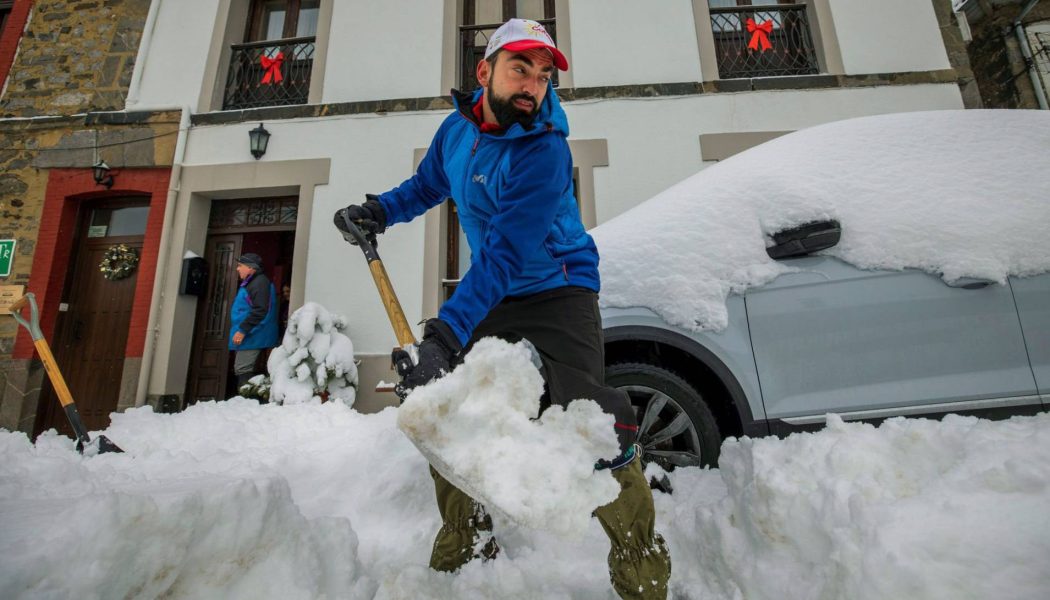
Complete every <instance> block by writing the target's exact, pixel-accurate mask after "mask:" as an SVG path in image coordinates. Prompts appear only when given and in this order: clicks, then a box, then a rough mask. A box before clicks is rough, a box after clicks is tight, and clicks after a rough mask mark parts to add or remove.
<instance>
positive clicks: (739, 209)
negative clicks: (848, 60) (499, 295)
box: [592, 110, 1050, 330]
mask: <svg viewBox="0 0 1050 600" xmlns="http://www.w3.org/2000/svg"><path fill="white" fill-rule="evenodd" d="M828 218H834V219H838V220H839V222H840V223H841V224H842V241H841V242H840V243H839V244H838V245H837V246H835V247H834V248H831V249H830V250H828V251H826V253H827V254H830V255H832V256H837V257H839V258H841V259H842V260H845V261H846V262H849V263H852V264H854V265H857V266H859V267H862V268H870V269H904V268H917V269H922V270H925V271H928V272H930V273H934V274H937V275H940V276H943V277H944V278H945V279H946V280H953V279H957V278H960V277H977V278H985V279H991V280H995V281H999V282H1001V283H1002V282H1005V281H1006V278H1007V276H1008V275H1019V276H1025V275H1033V274H1037V273H1042V272H1046V271H1050V236H1047V235H1045V229H1046V224H1047V223H1050V114H1048V113H1047V112H1046V111H1025V110H1002V111H995V110H966V111H962V110H959V111H931V112H921V113H903V114H891V115H880V116H873V117H862V118H858V119H850V120H846V121H838V122H834V123H829V124H826V125H820V126H817V127H813V128H810V129H805V130H802V131H799V132H796V133H793V134H789V135H786V136H783V137H780V138H777V139H775V140H772V141H770V142H767V143H765V144H762V145H760V146H757V147H755V148H752V149H750V150H748V151H746V152H743V153H741V154H739V155H736V156H734V157H731V158H729V159H728V160H725V161H723V162H721V163H718V164H717V165H714V166H711V167H708V168H706V169H704V170H703V171H701V172H700V173H698V174H696V175H694V176H692V177H690V178H688V179H686V180H684V181H682V182H681V183H679V184H677V185H675V186H673V187H671V188H670V189H668V190H666V191H664V192H662V193H660V194H658V195H656V196H655V197H653V198H652V199H650V200H648V201H646V202H644V203H642V204H640V205H638V206H636V207H635V208H633V209H631V210H629V211H627V212H625V213H623V214H622V215H620V216H618V217H617V218H615V219H612V220H611V221H609V222H607V223H605V224H603V225H601V226H600V227H597V228H595V229H594V230H593V231H592V233H593V235H594V237H595V240H596V241H597V244H598V249H599V251H600V252H601V255H602V263H601V271H602V294H601V303H602V305H603V306H619V307H628V306H647V307H649V308H651V309H653V310H654V311H655V312H656V313H658V314H659V315H660V316H662V317H663V318H664V319H665V320H667V321H668V322H669V323H672V324H675V325H679V326H682V327H685V328H687V329H693V330H701V329H723V328H724V327H725V326H726V319H727V316H726V307H725V298H726V296H727V295H728V294H730V293H741V292H744V291H745V290H747V289H748V288H750V287H753V286H756V285H761V284H763V283H765V282H768V281H770V280H772V279H773V278H775V277H776V276H777V275H779V274H781V273H784V272H785V271H787V268H786V267H784V266H783V265H781V264H779V263H777V262H775V261H773V260H771V259H770V258H769V257H768V256H767V255H766V251H765V248H766V239H767V237H768V236H769V234H771V233H773V232H776V231H778V230H782V229H785V228H789V227H792V226H796V225H800V224H802V223H805V222H808V221H813V220H820V219H828Z"/></svg>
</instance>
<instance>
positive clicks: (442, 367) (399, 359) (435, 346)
mask: <svg viewBox="0 0 1050 600" xmlns="http://www.w3.org/2000/svg"><path fill="white" fill-rule="evenodd" d="M462 349H463V345H462V344H460V343H459V338H457V337H456V334H455V332H453V331H452V328H451V327H449V326H448V323H446V322H444V321H442V320H441V319H430V320H428V321H427V324H426V326H425V327H423V341H422V342H420V343H419V362H418V363H416V364H415V365H413V364H412V361H411V360H410V359H409V358H408V352H405V351H404V350H401V349H398V350H394V352H393V354H391V356H390V358H391V360H393V362H394V364H395V365H397V367H398V375H401V383H399V384H397V386H395V387H394V391H395V392H396V393H397V395H398V396H399V397H401V398H402V399H403V398H404V397H405V396H407V395H408V393H409V392H411V391H412V390H413V389H414V388H416V387H419V386H421V385H426V384H427V383H430V382H431V381H433V380H434V379H438V378H440V377H442V376H444V375H445V374H446V373H448V372H449V371H451V370H452V367H451V364H452V359H453V358H455V357H456V355H457V354H459V352H460V350H462Z"/></svg>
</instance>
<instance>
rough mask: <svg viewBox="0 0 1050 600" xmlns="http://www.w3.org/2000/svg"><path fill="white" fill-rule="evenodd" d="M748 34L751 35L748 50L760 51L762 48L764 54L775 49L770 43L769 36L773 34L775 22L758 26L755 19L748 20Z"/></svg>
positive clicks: (767, 22)
mask: <svg viewBox="0 0 1050 600" xmlns="http://www.w3.org/2000/svg"><path fill="white" fill-rule="evenodd" d="M747 32H748V33H750V34H751V41H750V42H749V43H748V45H747V47H748V48H751V49H752V50H758V48H759V46H761V47H762V52H765V51H766V50H770V49H772V48H773V44H770V43H769V34H771V33H773V21H765V22H763V23H762V24H761V25H756V24H755V20H754V19H748V20H747Z"/></svg>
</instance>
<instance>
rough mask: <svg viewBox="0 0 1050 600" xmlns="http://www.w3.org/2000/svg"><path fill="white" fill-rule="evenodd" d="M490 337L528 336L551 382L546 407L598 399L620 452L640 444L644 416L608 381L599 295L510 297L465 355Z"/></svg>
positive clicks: (565, 292)
mask: <svg viewBox="0 0 1050 600" xmlns="http://www.w3.org/2000/svg"><path fill="white" fill-rule="evenodd" d="M490 336H495V337H498V338H500V339H503V340H506V341H508V342H517V341H520V340H521V339H522V338H524V339H527V340H529V342H531V343H532V345H533V346H535V347H536V350H537V351H538V352H539V354H540V357H541V358H542V359H543V371H544V373H543V379H544V381H545V382H546V391H545V392H544V394H543V398H542V399H541V401H540V407H541V408H540V410H541V411H542V410H544V409H546V408H547V407H548V406H550V405H551V404H552V403H553V404H557V405H559V406H566V405H567V404H568V403H569V402H571V401H573V400H576V399H579V398H587V399H591V400H594V401H595V402H597V403H598V406H600V407H601V408H602V410H604V411H605V412H607V413H609V414H611V415H612V416H613V417H614V418H615V419H616V436H617V439H618V440H619V442H620V451H621V452H623V451H625V450H627V448H629V447H630V445H631V444H633V443H634V441H635V438H636V437H637V433H638V420H637V418H636V417H635V414H634V410H633V409H632V408H631V401H630V399H629V398H628V397H627V394H626V393H625V392H623V391H621V390H617V389H613V388H610V387H607V386H606V385H605V345H604V338H603V336H602V319H601V315H600V314H599V313H598V295H597V294H596V293H594V292H593V291H591V290H588V289H586V288H581V287H563V288H557V289H554V290H549V291H546V292H540V293H538V294H534V295H532V296H525V297H521V298H507V299H505V300H503V302H501V303H500V304H498V305H497V306H496V307H495V308H493V309H492V310H491V311H489V314H488V316H486V317H485V319H484V320H483V321H482V322H481V323H480V324H479V325H478V326H477V327H476V328H475V329H474V334H473V336H471V338H470V341H469V342H468V343H467V347H466V351H465V352H463V354H466V353H467V352H469V351H470V349H471V348H472V347H473V346H474V344H475V343H477V341H478V340H480V339H481V338H483V337H490ZM461 356H462V355H461ZM608 458H612V457H608Z"/></svg>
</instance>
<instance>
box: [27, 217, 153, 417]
mask: <svg viewBox="0 0 1050 600" xmlns="http://www.w3.org/2000/svg"><path fill="white" fill-rule="evenodd" d="M136 204H137V201H136V202H128V201H126V200H115V201H114V200H110V201H106V202H102V203H96V204H94V205H91V204H87V203H85V205H84V207H83V208H82V210H81V215H80V217H79V221H78V229H77V231H78V235H77V238H76V239H77V241H76V242H75V246H74V248H73V255H72V256H73V259H72V261H73V264H72V265H71V266H72V274H71V276H70V277H69V278H68V279H67V285H66V287H65V288H64V289H63V294H62V302H63V303H64V304H65V305H66V306H67V310H66V311H64V312H61V313H59V319H58V323H57V326H56V330H55V336H54V340H53V343H52V344H51V346H52V351H53V352H54V355H55V360H56V362H57V363H58V367H59V370H60V371H61V372H62V377H63V379H65V381H66V384H67V385H68V386H69V391H70V393H71V394H72V395H73V401H74V402H75V403H76V405H77V411H78V412H79V413H80V417H81V420H82V421H83V423H84V426H85V427H86V428H87V429H88V430H89V431H98V430H101V429H105V428H106V427H108V426H109V415H110V413H111V412H113V411H115V410H116V409H117V404H118V402H119V400H120V383H121V379H122V377H123V374H124V361H125V356H124V354H125V347H126V345H127V341H128V326H129V323H130V321H131V309H132V305H133V303H134V299H135V286H136V284H137V282H138V273H139V271H138V269H136V270H134V271H132V273H131V275H129V276H128V277H125V278H124V279H118V280H109V279H106V278H105V277H103V276H102V273H100V272H99V268H98V265H99V263H101V262H102V259H103V257H104V256H105V253H106V251H107V250H108V249H109V248H110V247H112V246H114V245H116V244H125V245H127V246H128V247H130V248H134V249H135V250H137V251H139V252H140V254H141V250H142V241H143V236H142V235H125V236H107V235H106V233H108V232H109V231H114V230H117V229H119V228H114V227H108V226H107V227H103V228H102V229H103V231H101V232H99V231H98V230H97V227H96V228H92V227H91V225H92V223H91V219H92V217H93V216H94V217H95V218H96V220H98V215H99V214H103V213H104V212H105V211H110V212H113V211H114V209H129V210H131V209H134V210H138V209H141V208H146V209H147V210H148V205H146V204H144V203H143V204H141V206H136ZM106 218H107V219H108V215H106ZM107 223H108V220H107ZM89 229H95V231H92V232H91V235H89ZM100 233H101V235H100ZM92 236H94V237H92ZM39 407H40V410H38V419H37V423H36V426H35V427H34V431H35V433H40V432H43V431H46V430H47V429H50V428H52V427H54V428H55V429H57V430H58V432H59V433H62V434H64V435H68V436H71V437H73V430H72V428H71V427H70V426H69V422H68V420H67V418H66V416H65V412H64V411H62V410H61V408H60V407H59V402H58V398H57V396H56V395H55V393H54V389H53V388H52V387H51V383H50V381H49V380H47V379H46V378H45V383H44V386H43V388H42V389H41V399H40V404H39Z"/></svg>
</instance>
